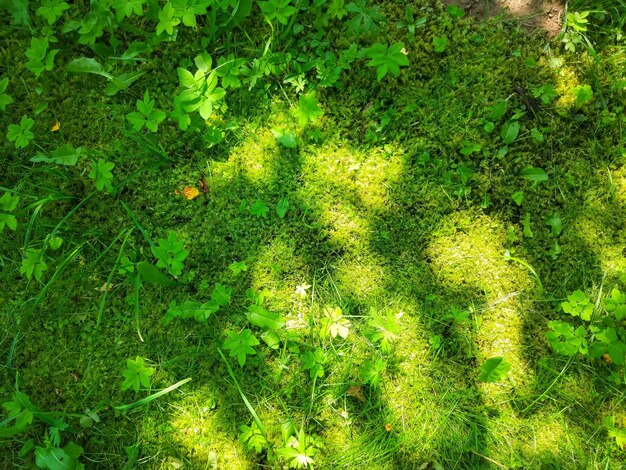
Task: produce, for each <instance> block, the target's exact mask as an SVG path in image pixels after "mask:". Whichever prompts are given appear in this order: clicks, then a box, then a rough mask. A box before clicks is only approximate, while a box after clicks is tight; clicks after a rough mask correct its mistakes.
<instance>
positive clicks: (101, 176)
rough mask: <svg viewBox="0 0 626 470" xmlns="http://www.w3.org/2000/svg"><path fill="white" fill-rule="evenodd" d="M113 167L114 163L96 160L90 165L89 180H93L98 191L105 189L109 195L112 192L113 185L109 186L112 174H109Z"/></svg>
mask: <svg viewBox="0 0 626 470" xmlns="http://www.w3.org/2000/svg"><path fill="white" fill-rule="evenodd" d="M114 167H115V163H113V162H107V161H106V160H98V161H96V162H94V163H92V165H91V172H90V173H89V178H91V179H92V180H94V182H95V183H96V189H97V190H98V191H103V190H105V189H106V191H107V192H109V193H112V192H113V185H112V184H111V181H112V180H113V173H111V170H112V169H113V168H114Z"/></svg>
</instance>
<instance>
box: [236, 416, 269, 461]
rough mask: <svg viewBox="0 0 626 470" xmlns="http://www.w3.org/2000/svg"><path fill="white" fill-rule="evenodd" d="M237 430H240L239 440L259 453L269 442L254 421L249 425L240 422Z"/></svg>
mask: <svg viewBox="0 0 626 470" xmlns="http://www.w3.org/2000/svg"><path fill="white" fill-rule="evenodd" d="M239 431H241V434H240V435H239V441H240V442H241V443H242V444H245V445H246V447H247V448H248V450H254V451H255V452H256V453H257V454H260V453H261V452H263V451H264V450H265V449H267V448H268V447H269V443H268V442H267V439H266V438H265V436H264V435H263V433H262V432H261V430H260V429H259V426H258V425H257V423H256V421H252V424H251V425H250V426H246V425H244V424H242V425H241V426H239Z"/></svg>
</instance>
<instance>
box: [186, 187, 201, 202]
mask: <svg viewBox="0 0 626 470" xmlns="http://www.w3.org/2000/svg"><path fill="white" fill-rule="evenodd" d="M198 194H200V191H198V188H194V187H193V186H185V188H184V189H183V196H185V197H186V198H187V199H189V200H191V199H193V198H195V197H198Z"/></svg>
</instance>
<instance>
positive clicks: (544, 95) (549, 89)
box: [531, 83, 559, 104]
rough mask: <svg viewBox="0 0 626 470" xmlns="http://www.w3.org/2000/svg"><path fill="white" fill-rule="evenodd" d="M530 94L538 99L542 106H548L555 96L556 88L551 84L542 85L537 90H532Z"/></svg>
mask: <svg viewBox="0 0 626 470" xmlns="http://www.w3.org/2000/svg"><path fill="white" fill-rule="evenodd" d="M531 91H532V94H533V96H534V97H535V98H539V99H540V100H541V102H542V103H543V104H550V103H551V102H552V101H553V100H554V99H555V98H556V97H557V96H559V95H558V94H557V92H556V88H555V87H554V85H552V84H551V83H549V84H547V85H542V86H540V87H539V88H533V89H532V90H531Z"/></svg>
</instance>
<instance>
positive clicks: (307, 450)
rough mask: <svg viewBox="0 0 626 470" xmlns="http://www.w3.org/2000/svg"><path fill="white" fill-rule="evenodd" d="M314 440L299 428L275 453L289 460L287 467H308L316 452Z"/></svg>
mask: <svg viewBox="0 0 626 470" xmlns="http://www.w3.org/2000/svg"><path fill="white" fill-rule="evenodd" d="M317 452H318V449H317V448H316V447H315V442H314V440H313V439H312V438H311V437H310V436H307V435H306V434H305V433H304V429H301V430H300V432H299V433H298V435H297V436H291V437H290V438H289V439H288V440H287V442H286V443H285V445H284V446H283V447H281V448H280V449H278V450H277V451H276V454H277V455H278V456H279V457H281V458H283V459H285V460H287V461H288V462H289V468H309V467H312V466H313V465H314V464H315V460H313V457H315V455H316V454H317Z"/></svg>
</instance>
